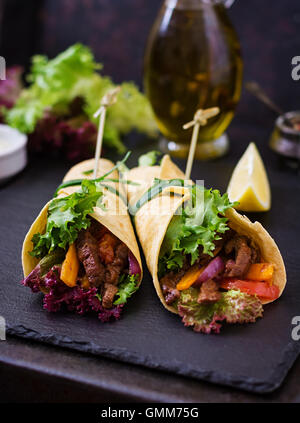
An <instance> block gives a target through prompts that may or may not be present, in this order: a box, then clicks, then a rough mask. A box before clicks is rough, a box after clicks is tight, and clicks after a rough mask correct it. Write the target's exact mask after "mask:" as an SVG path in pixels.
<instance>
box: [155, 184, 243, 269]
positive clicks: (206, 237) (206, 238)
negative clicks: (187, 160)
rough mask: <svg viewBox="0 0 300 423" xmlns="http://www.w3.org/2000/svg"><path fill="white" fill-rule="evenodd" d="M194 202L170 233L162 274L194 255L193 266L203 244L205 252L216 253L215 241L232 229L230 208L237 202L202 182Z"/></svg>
mask: <svg viewBox="0 0 300 423" xmlns="http://www.w3.org/2000/svg"><path fill="white" fill-rule="evenodd" d="M191 194H192V198H191V201H190V202H189V203H188V204H187V206H186V207H185V208H184V210H183V213H182V214H181V215H175V216H174V217H173V219H172V220H171V223H170V225H169V227H168V230H167V232H166V235H165V238H164V241H163V244H162V247H161V251H160V260H159V276H160V277H161V276H162V275H163V274H164V273H166V272H167V271H168V270H178V269H179V268H181V267H182V265H183V263H184V257H185V255H190V257H191V265H193V264H194V263H195V261H196V260H197V259H198V257H199V247H200V246H201V247H202V250H203V253H204V254H209V255H211V256H213V251H214V249H215V244H214V241H216V240H218V239H220V238H221V235H222V234H224V233H225V232H226V231H227V230H228V229H229V227H228V225H227V220H228V219H227V218H226V217H224V214H225V212H226V210H228V209H229V208H231V207H233V206H234V205H235V203H231V202H230V201H229V198H228V195H227V194H224V195H223V196H221V195H220V192H219V191H218V190H211V189H210V190H208V189H205V188H204V187H201V186H199V185H194V186H193V187H192V188H191Z"/></svg>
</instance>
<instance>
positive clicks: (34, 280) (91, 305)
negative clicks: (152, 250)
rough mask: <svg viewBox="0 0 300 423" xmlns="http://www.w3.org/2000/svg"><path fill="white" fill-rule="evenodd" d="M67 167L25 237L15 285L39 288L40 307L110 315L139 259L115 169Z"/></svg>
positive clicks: (134, 278)
mask: <svg viewBox="0 0 300 423" xmlns="http://www.w3.org/2000/svg"><path fill="white" fill-rule="evenodd" d="M93 167H94V160H87V161H84V162H82V163H79V164H77V165H75V166H74V167H73V168H71V169H70V171H69V172H68V173H67V175H66V176H65V178H64V181H63V184H62V185H61V186H60V188H59V189H58V191H57V193H56V196H55V198H54V199H53V200H51V201H50V202H49V203H48V204H47V205H46V206H45V207H44V208H43V210H42V211H41V213H40V215H39V216H38V217H37V219H36V220H35V221H34V223H33V224H32V226H31V228H30V230H29V232H28V234H27V235H26V237H25V240H24V244H23V250H22V264H23V271H24V277H25V279H24V280H23V282H22V283H23V285H25V286H28V287H30V288H31V289H32V291H33V292H42V293H44V298H43V306H44V308H45V309H47V310H48V311H51V312H57V311H59V310H61V309H67V310H69V311H74V312H76V313H78V314H85V313H89V312H92V313H97V315H98V317H99V319H100V320H101V321H103V322H106V321H109V320H114V319H118V318H119V317H120V315H121V311H122V309H123V306H124V304H125V303H126V301H127V299H128V298H129V297H130V296H131V295H132V294H133V293H134V292H135V291H136V290H137V289H138V287H139V285H140V282H141V280H142V264H141V258H140V253H139V248H138V245H137V241H136V237H135V234H134V231H133V227H132V224H131V220H130V217H129V215H128V211H127V205H126V198H125V196H124V190H123V187H122V184H120V183H119V174H118V171H117V167H116V166H114V164H113V163H112V162H110V161H109V160H106V159H101V160H100V161H99V167H98V173H97V176H96V179H92V177H93V175H92V174H93V172H92V169H93Z"/></svg>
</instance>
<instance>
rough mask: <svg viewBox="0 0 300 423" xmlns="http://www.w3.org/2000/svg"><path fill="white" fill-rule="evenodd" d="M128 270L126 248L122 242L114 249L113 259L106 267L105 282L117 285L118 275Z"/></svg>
mask: <svg viewBox="0 0 300 423" xmlns="http://www.w3.org/2000/svg"><path fill="white" fill-rule="evenodd" d="M127 268H128V248H127V247H126V245H125V244H124V243H123V242H122V243H121V244H119V245H118V246H117V248H116V249H115V257H114V260H113V262H112V263H110V264H108V265H107V267H106V273H105V281H106V283H109V284H112V285H117V284H118V282H119V278H120V274H121V272H122V271H124V270H125V269H127Z"/></svg>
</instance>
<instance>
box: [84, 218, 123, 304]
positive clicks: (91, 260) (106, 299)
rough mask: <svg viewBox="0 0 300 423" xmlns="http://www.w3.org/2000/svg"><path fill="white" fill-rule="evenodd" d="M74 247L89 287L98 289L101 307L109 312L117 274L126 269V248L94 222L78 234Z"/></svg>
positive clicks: (117, 279)
mask: <svg viewBox="0 0 300 423" xmlns="http://www.w3.org/2000/svg"><path fill="white" fill-rule="evenodd" d="M76 247H77V254H78V258H79V261H80V262H81V263H82V265H83V268H84V270H85V273H86V275H87V277H88V280H89V283H90V285H91V286H95V287H99V286H100V285H101V294H102V306H103V307H104V308H107V309H109V308H111V307H112V306H113V300H114V297H115V295H116V293H117V292H118V287H117V285H118V282H119V278H120V275H121V272H126V271H127V269H128V248H127V247H126V245H125V244H124V243H123V242H121V241H120V240H119V239H118V238H117V237H115V236H114V235H113V234H112V233H110V232H109V230H108V229H107V228H105V227H104V226H103V225H100V223H98V222H96V221H95V220H92V223H91V226H90V227H89V228H88V229H86V230H82V231H81V232H80V233H79V236H78V238H77V240H76Z"/></svg>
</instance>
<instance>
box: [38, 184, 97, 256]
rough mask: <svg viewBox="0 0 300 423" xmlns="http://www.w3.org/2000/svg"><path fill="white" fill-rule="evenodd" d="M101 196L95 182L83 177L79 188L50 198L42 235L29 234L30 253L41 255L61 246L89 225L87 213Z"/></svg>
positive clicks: (72, 239)
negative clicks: (58, 196) (64, 195)
mask: <svg viewBox="0 0 300 423" xmlns="http://www.w3.org/2000/svg"><path fill="white" fill-rule="evenodd" d="M102 196H103V192H102V191H101V190H99V189H98V188H97V185H96V184H95V183H93V182H92V181H89V180H87V179H84V180H83V181H82V184H81V190H80V191H77V192H74V193H73V194H71V195H69V196H67V197H63V198H56V199H54V200H52V201H51V203H50V204H49V209H48V218H47V226H46V231H45V233H44V234H43V235H42V234H40V233H37V234H35V235H34V236H33V238H32V243H33V250H32V251H31V253H30V255H32V256H33V257H37V258H42V257H45V256H46V255H47V254H49V253H51V252H52V251H54V250H55V249H56V248H62V249H65V248H66V247H67V246H68V245H69V244H72V243H73V242H74V241H75V240H76V239H77V236H78V233H79V232H80V231H81V229H87V228H88V227H89V226H90V223H91V220H90V218H89V217H88V214H90V213H92V212H93V208H94V207H95V206H96V204H97V203H98V200H99V199H100V198H101V197H102Z"/></svg>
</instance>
